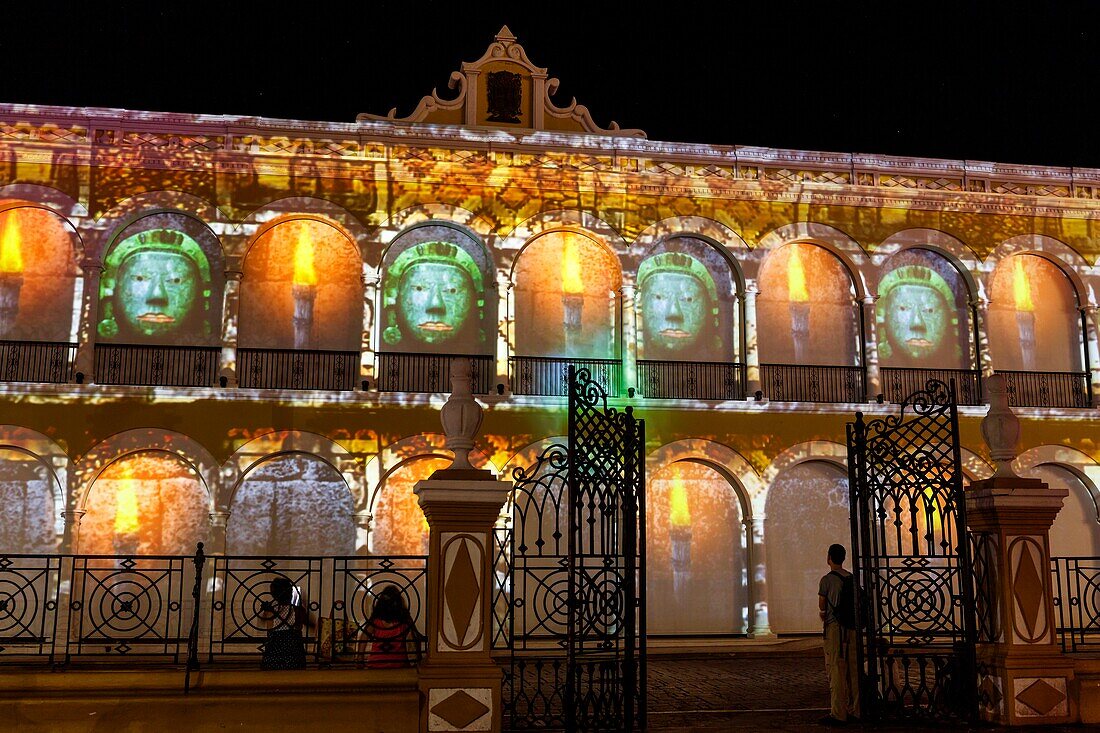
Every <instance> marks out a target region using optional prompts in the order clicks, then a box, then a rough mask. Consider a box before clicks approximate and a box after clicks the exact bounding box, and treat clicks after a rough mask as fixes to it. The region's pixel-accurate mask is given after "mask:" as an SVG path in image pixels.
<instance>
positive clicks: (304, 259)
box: [294, 222, 317, 285]
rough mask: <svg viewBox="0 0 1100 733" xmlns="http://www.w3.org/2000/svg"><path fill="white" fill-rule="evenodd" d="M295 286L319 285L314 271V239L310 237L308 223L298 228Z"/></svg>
mask: <svg viewBox="0 0 1100 733" xmlns="http://www.w3.org/2000/svg"><path fill="white" fill-rule="evenodd" d="M294 284H295V285H316V284H317V272H316V271H315V270H314V269H313V237H312V236H310V233H309V223H308V222H302V223H301V224H300V226H299V228H298V242H297V243H296V245H295V247H294Z"/></svg>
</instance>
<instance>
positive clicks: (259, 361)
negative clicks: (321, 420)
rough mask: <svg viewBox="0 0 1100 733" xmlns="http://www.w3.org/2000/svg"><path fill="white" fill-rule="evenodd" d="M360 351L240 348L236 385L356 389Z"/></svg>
mask: <svg viewBox="0 0 1100 733" xmlns="http://www.w3.org/2000/svg"><path fill="white" fill-rule="evenodd" d="M358 384H359V352H358V351H305V350H302V349H240V348H239V349H237V385H238V386H240V387H244V388H246V389H326V390H343V391H347V390H353V389H355V388H356V387H357V386H358Z"/></svg>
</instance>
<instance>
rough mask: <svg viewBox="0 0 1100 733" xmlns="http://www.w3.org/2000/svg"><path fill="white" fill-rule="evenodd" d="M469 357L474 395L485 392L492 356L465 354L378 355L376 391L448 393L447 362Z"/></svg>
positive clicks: (490, 376) (490, 380) (490, 379)
mask: <svg viewBox="0 0 1100 733" xmlns="http://www.w3.org/2000/svg"><path fill="white" fill-rule="evenodd" d="M454 359H469V360H470V365H471V372H470V376H471V377H472V378H473V388H474V394H489V390H491V389H492V386H493V377H494V370H493V357H491V356H470V355H469V354H397V353H391V354H385V353H380V354H379V355H378V371H377V372H376V374H377V375H378V376H377V383H378V391H379V392H450V391H451V361H452V360H454Z"/></svg>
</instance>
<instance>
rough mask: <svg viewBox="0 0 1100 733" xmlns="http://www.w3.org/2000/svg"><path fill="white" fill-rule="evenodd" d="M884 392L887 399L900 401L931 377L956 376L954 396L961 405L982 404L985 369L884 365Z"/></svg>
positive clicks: (947, 379)
mask: <svg viewBox="0 0 1100 733" xmlns="http://www.w3.org/2000/svg"><path fill="white" fill-rule="evenodd" d="M879 373H880V374H881V375H882V394H883V395H884V396H885V399H886V401H887V402H890V403H892V404H899V403H901V402H902V401H903V400H904V399H905V398H906V397H908V396H909V395H911V394H912V393H913V392H916V391H917V390H922V389H924V387H925V384H927V382H928V380H929V379H938V380H939V381H941V382H943V383H945V384H950V383H951V380H952V379H954V380H955V399H956V400H958V404H960V405H982V404H985V403H984V402H982V373H981V372H979V371H978V370H976V369H897V368H894V367H883V368H882V369H881V370H880V372H879Z"/></svg>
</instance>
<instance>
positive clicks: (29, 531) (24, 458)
mask: <svg viewBox="0 0 1100 733" xmlns="http://www.w3.org/2000/svg"><path fill="white" fill-rule="evenodd" d="M56 480H57V479H56V477H55V476H54V473H53V471H51V470H50V468H49V466H48V465H47V464H46V463H45V462H44V461H43V460H42V459H40V458H39V457H37V456H34V455H32V454H30V453H28V452H26V451H22V450H15V449H13V448H0V507H2V509H0V513H2V514H0V553H7V552H11V553H32V554H33V553H48V552H57V539H58V538H57V531H56V526H57V523H56V517H57V513H58V512H59V511H60V510H61V507H58V506H57V505H56V503H55V499H56V496H57V492H56V490H55V487H56Z"/></svg>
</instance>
